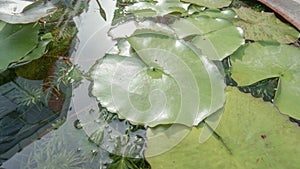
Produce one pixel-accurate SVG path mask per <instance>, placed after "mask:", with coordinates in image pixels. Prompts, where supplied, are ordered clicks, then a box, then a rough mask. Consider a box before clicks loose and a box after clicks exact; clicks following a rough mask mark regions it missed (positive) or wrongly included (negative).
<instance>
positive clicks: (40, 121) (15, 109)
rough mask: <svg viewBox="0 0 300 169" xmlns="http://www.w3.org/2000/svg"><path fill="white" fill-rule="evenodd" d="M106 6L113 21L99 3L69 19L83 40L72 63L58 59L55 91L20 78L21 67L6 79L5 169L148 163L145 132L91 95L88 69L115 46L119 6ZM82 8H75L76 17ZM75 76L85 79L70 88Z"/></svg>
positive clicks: (2, 82) (1, 87) (0, 84)
mask: <svg viewBox="0 0 300 169" xmlns="http://www.w3.org/2000/svg"><path fill="white" fill-rule="evenodd" d="M77 2H78V4H79V3H82V1H77ZM101 3H102V6H103V7H104V8H105V9H107V11H106V15H107V21H104V20H103V19H102V17H101V16H100V14H99V6H98V4H97V2H96V1H90V3H89V4H88V8H87V9H86V10H85V11H83V13H82V14H81V15H80V16H75V15H73V16H72V15H71V16H68V17H69V18H68V19H69V20H71V21H74V22H75V24H76V26H77V29H78V33H77V37H76V38H75V39H74V40H73V43H72V45H73V47H72V48H71V49H70V52H69V53H71V58H70V59H68V60H67V59H61V58H60V59H58V60H56V61H55V70H52V74H49V73H48V77H51V78H50V79H52V82H51V80H50V82H48V83H51V84H50V85H49V86H50V87H48V88H47V87H45V86H46V85H45V83H46V82H45V81H43V80H29V79H26V77H24V76H23V77H21V76H19V74H20V73H18V70H17V69H18V67H16V68H14V67H12V68H10V69H8V70H7V71H5V72H2V73H1V74H0V91H1V92H0V94H1V95H0V102H1V105H6V106H4V107H3V106H2V107H1V108H0V112H1V114H0V115H1V117H0V125H1V126H3V127H1V135H0V137H1V138H0V141H1V148H0V164H1V168H5V169H19V168H20V169H21V168H24V169H25V168H28V169H29V168H47V169H50V168H53V169H57V168H62V167H63V168H68V169H73V168H115V167H114V166H115V165H122V163H124V162H126V160H127V158H128V160H130V159H139V158H143V150H144V147H145V128H144V127H143V126H133V125H131V124H129V122H128V121H126V120H119V119H118V117H117V116H116V115H113V114H111V113H108V112H107V111H106V110H105V109H104V108H102V107H101V106H100V105H99V104H98V102H97V100H96V98H95V97H92V96H91V94H90V93H89V88H90V85H91V82H90V81H89V79H88V75H87V74H88V70H89V69H90V68H91V66H92V65H93V64H95V62H96V61H97V60H98V59H100V58H101V57H103V56H104V54H105V53H106V52H107V51H109V50H111V49H112V48H113V46H114V44H115V42H113V41H112V40H111V39H110V37H108V35H107V32H108V30H109V29H110V25H111V20H112V17H113V13H114V9H115V3H116V2H115V1H103V2H101ZM78 4H73V10H74V12H73V14H75V13H76V10H78V9H79V5H78ZM71 13H72V12H71ZM64 26H66V25H64V24H62V27H64ZM69 60H71V62H69ZM73 68H74V69H73ZM71 70H72V71H71ZM70 72H72V73H73V72H75V74H76V72H77V73H78V74H81V75H83V77H84V78H79V79H77V80H76V79H75V80H74V79H72V81H68V80H67V81H65V83H64V81H63V80H65V79H66V78H68V77H67V75H68V74H69V73H70ZM27 73H28V72H27ZM45 79H47V78H45ZM54 81H55V82H56V83H55V82H54ZM58 82H61V83H58ZM54 83H55V84H54ZM45 88H46V89H45ZM29 96H30V97H29ZM41 98H42V99H41ZM43 99H44V100H46V104H45V103H44V102H43V101H41V100H43ZM24 100H25V101H26V100H27V102H25V101H24ZM124 159H125V160H124ZM135 161H136V162H135V163H137V164H138V163H140V164H142V163H146V162H144V161H143V160H135ZM145 166H146V164H145Z"/></svg>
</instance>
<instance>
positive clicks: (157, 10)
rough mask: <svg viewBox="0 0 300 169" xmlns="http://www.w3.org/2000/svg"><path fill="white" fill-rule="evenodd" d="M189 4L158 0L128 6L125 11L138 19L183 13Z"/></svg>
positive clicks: (175, 0)
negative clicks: (156, 0)
mask: <svg viewBox="0 0 300 169" xmlns="http://www.w3.org/2000/svg"><path fill="white" fill-rule="evenodd" d="M188 6H189V4H185V3H181V2H180V1H179V0H168V1H165V0H158V2H157V3H151V2H138V3H135V4H134V5H132V6H128V7H126V8H125V10H126V11H127V12H128V13H132V14H134V15H135V16H138V17H153V16H164V15H166V14H169V13H175V12H177V13H185V12H186V11H187V8H188Z"/></svg>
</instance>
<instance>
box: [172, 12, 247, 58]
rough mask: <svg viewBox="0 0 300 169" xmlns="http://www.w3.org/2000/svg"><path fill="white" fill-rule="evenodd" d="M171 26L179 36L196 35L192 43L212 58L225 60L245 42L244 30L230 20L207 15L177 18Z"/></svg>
mask: <svg viewBox="0 0 300 169" xmlns="http://www.w3.org/2000/svg"><path fill="white" fill-rule="evenodd" d="M171 27H172V28H173V29H174V30H175V32H176V34H177V35H178V36H179V38H185V37H188V36H192V35H193V36H195V37H194V38H192V44H194V45H195V46H196V47H198V48H199V49H201V51H202V53H203V54H204V55H205V56H207V57H208V58H210V59H212V60H223V59H224V58H225V57H227V56H229V55H230V54H232V53H233V52H234V51H235V50H236V49H237V48H239V47H240V46H241V45H242V44H243V43H244V39H243V31H242V30H241V29H240V28H237V27H235V26H234V25H233V24H232V23H231V22H230V21H228V20H225V19H220V18H210V17H207V16H200V17H189V18H184V19H179V20H176V21H175V22H174V23H173V24H172V25H171Z"/></svg>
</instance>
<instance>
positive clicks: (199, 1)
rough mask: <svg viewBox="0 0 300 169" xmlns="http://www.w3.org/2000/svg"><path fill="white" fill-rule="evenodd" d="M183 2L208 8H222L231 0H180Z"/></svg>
mask: <svg viewBox="0 0 300 169" xmlns="http://www.w3.org/2000/svg"><path fill="white" fill-rule="evenodd" d="M181 1H183V2H187V3H191V4H195V5H199V6H205V7H208V8H223V7H226V6H229V5H230V4H231V0H213V1H212V0H181Z"/></svg>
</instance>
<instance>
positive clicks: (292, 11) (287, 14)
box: [258, 0, 300, 30]
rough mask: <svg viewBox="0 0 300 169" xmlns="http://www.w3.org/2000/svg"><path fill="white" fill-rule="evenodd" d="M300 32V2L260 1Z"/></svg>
mask: <svg viewBox="0 0 300 169" xmlns="http://www.w3.org/2000/svg"><path fill="white" fill-rule="evenodd" d="M258 1H259V2H261V3H263V4H265V5H266V6H268V7H270V8H271V9H273V10H274V11H275V12H276V13H278V14H279V15H281V16H282V17H284V18H285V19H286V20H287V21H289V22H290V23H291V24H293V25H294V26H295V27H296V28H297V29H298V30H300V0H258Z"/></svg>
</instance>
